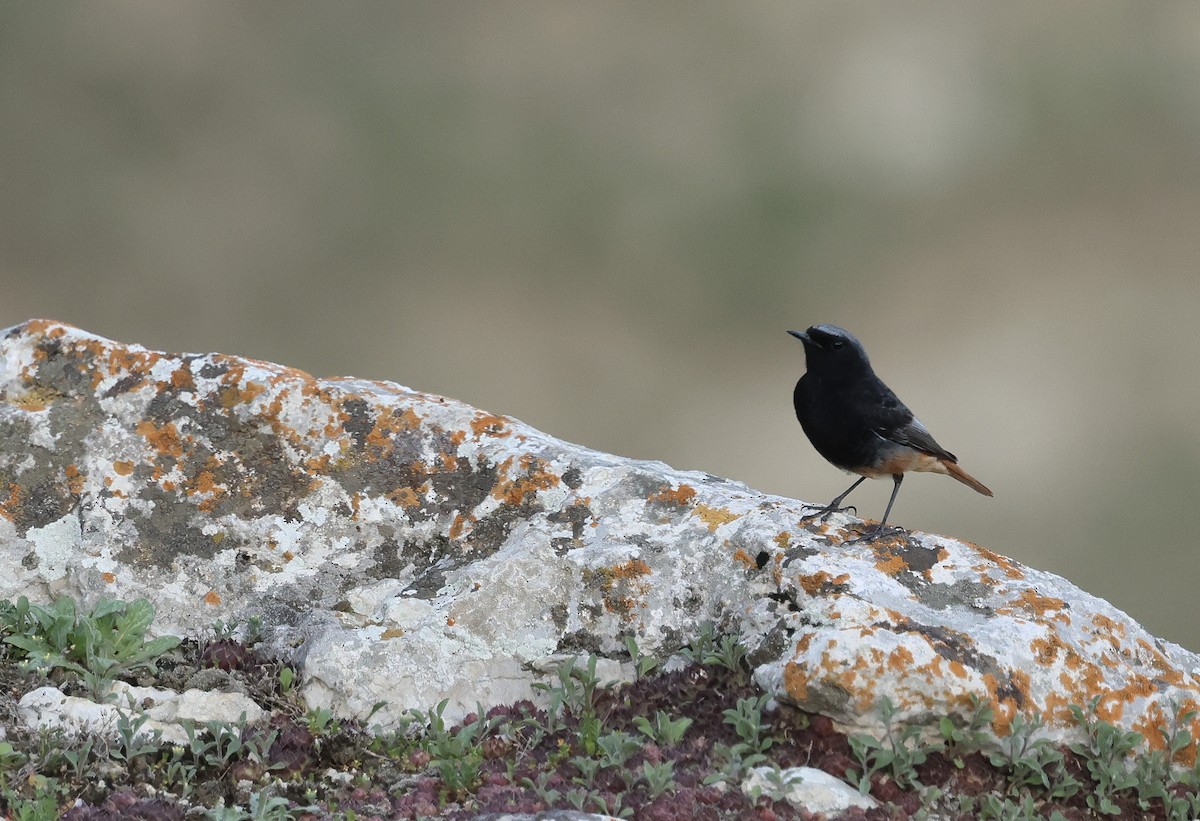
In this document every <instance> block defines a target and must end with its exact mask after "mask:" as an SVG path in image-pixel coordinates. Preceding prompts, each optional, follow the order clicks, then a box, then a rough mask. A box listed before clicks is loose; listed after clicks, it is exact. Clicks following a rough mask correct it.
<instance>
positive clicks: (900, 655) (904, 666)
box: [887, 645, 915, 673]
mask: <svg viewBox="0 0 1200 821" xmlns="http://www.w3.org/2000/svg"><path fill="white" fill-rule="evenodd" d="M914 661H915V660H914V659H913V654H912V651H911V650H909V649H908V648H907V647H905V646H904V645H901V646H899V647H897V648H896V649H895V650H893V651H892V652H890V653H888V657H887V668H888V669H889V670H891V671H892V672H894V673H896V672H902V671H904V670H908V669H911V668H912V666H913V662H914Z"/></svg>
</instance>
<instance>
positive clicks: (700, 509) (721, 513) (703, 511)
mask: <svg viewBox="0 0 1200 821" xmlns="http://www.w3.org/2000/svg"><path fill="white" fill-rule="evenodd" d="M693 511H694V512H695V514H696V515H697V516H699V517H700V520H701V521H703V522H704V524H705V525H707V526H708V529H709V530H710V531H715V530H716V529H717V528H718V527H720V526H721V525H723V524H727V523H729V522H732V521H734V520H735V519H737V518H738V515H737V514H736V513H732V512H730V511H728V510H726V509H725V508H723V507H709V506H708V505H696V507H695V508H693Z"/></svg>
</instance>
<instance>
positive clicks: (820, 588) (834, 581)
mask: <svg viewBox="0 0 1200 821" xmlns="http://www.w3.org/2000/svg"><path fill="white" fill-rule="evenodd" d="M849 580H850V574H849V573H842V574H841V575H839V576H836V577H834V576H831V575H830V574H829V573H826V572H825V571H824V570H818V571H817V572H816V573H812V574H809V575H807V576H800V577H799V578H797V579H796V582H797V583H798V584H799V585H800V586H801V587H802V588H804V592H805V593H807V594H808V595H810V596H815V595H817V594H818V593H821V592H824V591H829V590H832V589H833V588H835V587H840V586H841V585H843V584H845V583H846V582H847V581H849Z"/></svg>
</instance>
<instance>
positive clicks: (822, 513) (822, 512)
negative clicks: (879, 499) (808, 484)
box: [800, 505, 858, 522]
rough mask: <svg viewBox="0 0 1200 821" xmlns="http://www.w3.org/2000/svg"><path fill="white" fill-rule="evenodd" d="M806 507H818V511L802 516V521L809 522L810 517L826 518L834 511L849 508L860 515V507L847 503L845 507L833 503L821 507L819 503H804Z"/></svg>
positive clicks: (844, 510)
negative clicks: (835, 505)
mask: <svg viewBox="0 0 1200 821" xmlns="http://www.w3.org/2000/svg"><path fill="white" fill-rule="evenodd" d="M804 507H811V508H816V509H817V512H816V513H809V514H807V515H804V516H801V517H800V521H802V522H807V521H809V520H810V519H824V518H825V517H826V516H830V515H832V514H834V513H845V512H846V511H847V510H850V511H853V512H854V515H855V516H857V515H858V508H856V507H855V506H854V505H846V506H845V507H834V506H832V505H824V506H820V507H818V506H817V505H804Z"/></svg>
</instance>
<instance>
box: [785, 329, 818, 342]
mask: <svg viewBox="0 0 1200 821" xmlns="http://www.w3.org/2000/svg"><path fill="white" fill-rule="evenodd" d="M788 333H789V334H791V335H792V336H794V337H796V338H797V339H799V340H800V341H801V342H803V343H804V344H805V345H808V344H810V343H811V342H812V338H811V337H809V335H808V334H806V333H804V332H803V331H788Z"/></svg>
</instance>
